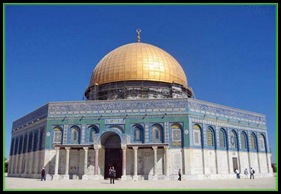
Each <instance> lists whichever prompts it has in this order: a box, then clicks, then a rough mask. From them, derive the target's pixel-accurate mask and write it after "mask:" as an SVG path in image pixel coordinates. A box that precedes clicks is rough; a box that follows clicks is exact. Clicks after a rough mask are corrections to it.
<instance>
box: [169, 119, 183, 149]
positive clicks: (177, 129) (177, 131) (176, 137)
mask: <svg viewBox="0 0 281 194" xmlns="http://www.w3.org/2000/svg"><path fill="white" fill-rule="evenodd" d="M171 130H172V144H173V145H174V146H181V145H182V127H181V125H180V124H172V125H171Z"/></svg>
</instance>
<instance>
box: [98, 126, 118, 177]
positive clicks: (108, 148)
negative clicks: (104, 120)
mask: <svg viewBox="0 0 281 194" xmlns="http://www.w3.org/2000/svg"><path fill="white" fill-rule="evenodd" d="M102 144H103V146H104V148H105V157H104V159H105V160H104V178H105V179H106V178H109V176H108V172H109V167H110V166H114V168H115V170H116V178H121V175H122V149H121V140H120V137H119V136H118V135H117V134H116V133H114V132H107V133H106V134H104V136H103V137H102Z"/></svg>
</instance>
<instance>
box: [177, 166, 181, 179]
mask: <svg viewBox="0 0 281 194" xmlns="http://www.w3.org/2000/svg"><path fill="white" fill-rule="evenodd" d="M178 174H179V178H178V180H179V181H181V169H179V172H178Z"/></svg>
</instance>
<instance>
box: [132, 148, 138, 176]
mask: <svg viewBox="0 0 281 194" xmlns="http://www.w3.org/2000/svg"><path fill="white" fill-rule="evenodd" d="M133 149H134V176H133V180H138V147H137V146H134V147H133Z"/></svg>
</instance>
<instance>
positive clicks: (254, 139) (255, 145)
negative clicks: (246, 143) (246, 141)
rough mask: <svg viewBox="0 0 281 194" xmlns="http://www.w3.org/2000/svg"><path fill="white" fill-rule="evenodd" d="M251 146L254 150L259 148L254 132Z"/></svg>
mask: <svg viewBox="0 0 281 194" xmlns="http://www.w3.org/2000/svg"><path fill="white" fill-rule="evenodd" d="M250 148H251V149H252V150H257V138H256V135H255V134H254V133H252V134H251V137H250Z"/></svg>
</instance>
